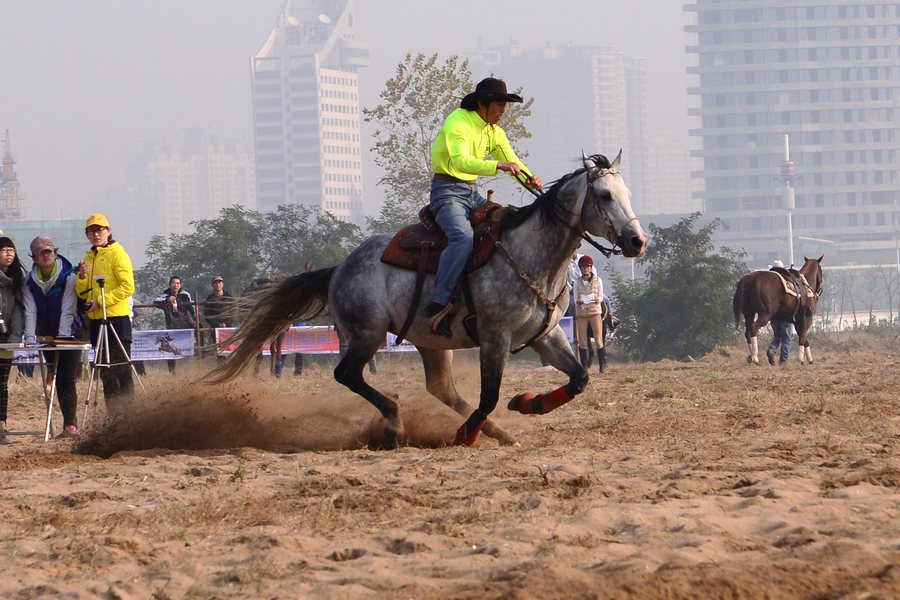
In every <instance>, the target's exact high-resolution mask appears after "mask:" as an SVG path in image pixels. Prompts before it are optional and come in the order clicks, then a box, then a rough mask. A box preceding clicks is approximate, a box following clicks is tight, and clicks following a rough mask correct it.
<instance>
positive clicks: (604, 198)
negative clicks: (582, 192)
mask: <svg viewBox="0 0 900 600" xmlns="http://www.w3.org/2000/svg"><path fill="white" fill-rule="evenodd" d="M597 200H599V201H600V202H605V203H609V202H612V194H611V193H610V191H609V190H607V189H602V190H598V191H597Z"/></svg>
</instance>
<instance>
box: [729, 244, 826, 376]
mask: <svg viewBox="0 0 900 600" xmlns="http://www.w3.org/2000/svg"><path fill="white" fill-rule="evenodd" d="M823 258H825V255H822V256H820V257H819V258H807V257H805V256H804V257H803V266H802V267H800V271H799V274H800V275H802V277H801V281H802V282H803V288H804V289H801V290H800V291H799V292H797V293H801V294H806V296H807V298H808V305H807V306H808V309H809V310H808V311H806V310H804V308H803V306H801V304H802V303H801V301H800V298H798V297H797V296H794V295H793V294H789V293H788V292H786V291H785V283H784V279H783V278H782V277H781V276H779V275H778V274H777V273H776V272H775V271H774V270H773V271H754V272H753V273H749V274H747V275H744V276H743V277H741V280H740V281H738V284H737V289H736V290H735V292H734V298H733V299H732V308H733V310H734V324H735V327H739V326H740V318H741V316H743V317H744V337H745V338H746V339H747V352H748V354H747V362H748V363H752V364H759V345H758V342H757V337H756V336H757V335H759V330H760V329H762V328H763V327H765V326H766V323H768V322H769V321H770V320H772V319H780V320H782V321H790V322H791V323H793V324H794V326H795V327H796V328H797V339H798V342H799V346H800V364H801V365H802V364H803V361H804V360H807V361H808V362H809V364H812V361H813V359H812V350H810V349H809V336H808V334H809V328H810V327H811V326H812V320H813V317H814V316H815V314H816V307H817V305H818V301H819V296H821V295H822V290H823V289H824V284H825V280H824V277H823V275H822V259H823Z"/></svg>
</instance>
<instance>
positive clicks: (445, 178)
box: [434, 173, 475, 185]
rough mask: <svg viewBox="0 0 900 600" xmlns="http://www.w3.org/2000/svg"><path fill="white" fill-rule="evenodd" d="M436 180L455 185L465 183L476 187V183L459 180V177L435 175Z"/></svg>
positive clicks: (442, 174)
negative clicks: (450, 182)
mask: <svg viewBox="0 0 900 600" xmlns="http://www.w3.org/2000/svg"><path fill="white" fill-rule="evenodd" d="M434 178H435V179H438V180H440V181H452V182H453V183H465V184H466V185H475V181H466V180H465V179H459V178H458V177H454V176H453V175H445V174H444V173H435V174H434Z"/></svg>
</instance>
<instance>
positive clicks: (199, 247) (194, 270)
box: [135, 206, 267, 304]
mask: <svg viewBox="0 0 900 600" xmlns="http://www.w3.org/2000/svg"><path fill="white" fill-rule="evenodd" d="M191 224H192V225H193V226H194V228H195V229H194V232H193V233H191V234H170V235H169V236H166V237H163V236H154V237H153V238H152V239H151V240H150V244H149V246H148V248H147V257H148V260H147V264H146V265H144V267H143V268H141V269H140V270H139V271H138V272H137V273H135V280H136V287H137V293H136V294H135V296H136V298H135V301H136V302H137V303H139V304H140V303H148V302H150V301H152V300H153V298H155V297H156V296H158V295H159V294H160V293H161V292H162V291H163V290H164V289H165V288H166V287H167V286H168V284H169V277H170V276H172V275H178V276H179V277H181V281H182V285H183V286H184V289H186V290H187V291H189V292H191V294H192V295H193V294H194V293H195V292H196V293H198V294H199V295H202V294H203V293H204V292H206V291H207V290H208V289H209V282H210V281H211V280H212V278H213V277H215V276H216V275H221V276H222V277H223V278H224V279H225V282H226V285H227V288H228V289H229V290H230V291H231V292H232V293H233V294H239V293H240V292H241V291H242V290H243V289H244V288H246V287H247V286H248V285H249V284H250V282H251V281H252V280H253V278H255V277H257V276H258V274H259V273H260V270H261V269H262V266H263V261H262V257H263V241H264V240H265V238H266V233H267V223H266V220H265V218H264V217H263V215H261V214H260V213H258V212H257V211H253V210H247V209H245V208H243V207H240V206H232V207H229V208H224V209H222V211H221V213H220V216H219V218H217V219H203V220H200V221H194V222H192V223H191Z"/></svg>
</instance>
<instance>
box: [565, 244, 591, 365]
mask: <svg viewBox="0 0 900 600" xmlns="http://www.w3.org/2000/svg"><path fill="white" fill-rule="evenodd" d="M582 256H585V255H584V254H579V253H578V252H577V250H576V251H575V252H573V253H572V257H571V258H570V259H569V267H568V271H567V272H566V283H567V284H568V286H569V308H568V310H567V311H566V316H568V317H575V282H576V281H578V280H579V279H580V278H581V267H579V266H578V261H579V260H581V257H582ZM591 273H593V274H594V276H595V277H597V276H598V275H597V269H596V267H594V266H593V263H592V264H591ZM572 330H573V332H574V333H575V346H576V347H579V344H578V328H577V327H575V324H574V323H573V326H572ZM594 335H595V334H594V331H593V328H592V327H591V326H590V325H588V329H587V343H588V345H587V347H588V354H587V357H588V358H587V362H586V363H584V362H583V363H581V366H583V367H584V368H585V369H587V368H589V367H590V366H591V362H592V361H593V360H594V349H593V347H592V346H591V343H590V342H591V338H592V337H594Z"/></svg>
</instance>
